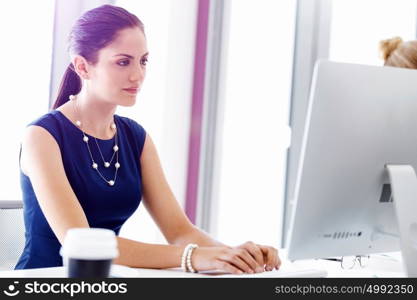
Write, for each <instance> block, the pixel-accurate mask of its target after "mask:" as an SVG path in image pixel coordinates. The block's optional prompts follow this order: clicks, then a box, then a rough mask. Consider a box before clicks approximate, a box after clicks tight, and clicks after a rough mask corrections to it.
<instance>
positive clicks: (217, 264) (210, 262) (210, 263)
mask: <svg viewBox="0 0 417 300" xmlns="http://www.w3.org/2000/svg"><path fill="white" fill-rule="evenodd" d="M191 264H192V266H193V268H194V269H195V270H197V271H208V270H219V271H224V272H228V273H232V274H243V273H250V274H253V273H258V272H262V271H263V270H264V267H263V264H262V266H261V265H260V264H259V263H257V262H256V260H255V259H254V258H253V257H252V255H251V254H250V253H249V252H248V250H246V249H241V248H240V249H239V248H231V247H198V248H196V249H194V250H193V254H192V257H191ZM261 270H262V271H261Z"/></svg>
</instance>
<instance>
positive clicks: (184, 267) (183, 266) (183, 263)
mask: <svg viewBox="0 0 417 300" xmlns="http://www.w3.org/2000/svg"><path fill="white" fill-rule="evenodd" d="M191 245H192V244H188V245H187V246H185V248H184V252H183V253H182V256H181V269H182V270H183V271H184V272H188V269H187V264H186V263H187V255H188V251H189V250H190V247H191Z"/></svg>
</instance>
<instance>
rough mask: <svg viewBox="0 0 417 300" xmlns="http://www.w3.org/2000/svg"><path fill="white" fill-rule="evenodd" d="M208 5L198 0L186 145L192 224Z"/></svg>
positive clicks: (207, 1) (187, 210)
mask: <svg viewBox="0 0 417 300" xmlns="http://www.w3.org/2000/svg"><path fill="white" fill-rule="evenodd" d="M209 7H210V0H199V1H198V14H197V34H196V47H195V56H194V57H195V58H194V83H193V98H192V104H191V105H192V107H191V124H190V140H189V141H190V142H189V147H188V172H187V193H186V199H185V213H186V214H187V216H188V218H189V219H190V220H191V222H192V223H193V224H195V221H196V210H197V191H198V173H199V168H200V148H201V137H202V119H203V104H204V79H205V71H206V54H207V32H208V16H209Z"/></svg>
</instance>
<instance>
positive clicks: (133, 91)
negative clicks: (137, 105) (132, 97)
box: [123, 87, 139, 93]
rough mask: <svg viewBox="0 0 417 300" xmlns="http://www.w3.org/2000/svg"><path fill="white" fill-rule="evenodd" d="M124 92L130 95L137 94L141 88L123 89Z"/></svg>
mask: <svg viewBox="0 0 417 300" xmlns="http://www.w3.org/2000/svg"><path fill="white" fill-rule="evenodd" d="M123 90H124V91H127V92H129V93H137V92H138V90H139V88H137V87H135V88H127V89H123Z"/></svg>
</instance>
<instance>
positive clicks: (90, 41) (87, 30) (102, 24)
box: [52, 5, 144, 109]
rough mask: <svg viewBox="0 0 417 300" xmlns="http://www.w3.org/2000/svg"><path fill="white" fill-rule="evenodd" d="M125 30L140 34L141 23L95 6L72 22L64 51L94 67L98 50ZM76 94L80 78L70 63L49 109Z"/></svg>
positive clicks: (110, 7)
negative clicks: (130, 29) (66, 48)
mask: <svg viewBox="0 0 417 300" xmlns="http://www.w3.org/2000/svg"><path fill="white" fill-rule="evenodd" d="M129 27H139V28H140V29H141V30H142V32H144V26H143V23H142V22H141V21H140V20H139V18H138V17H136V16H135V15H134V14H131V13H130V12H128V11H127V10H125V9H123V8H121V7H117V6H113V5H102V6H99V7H96V8H94V9H92V10H89V11H87V12H85V13H84V14H83V15H82V16H81V17H80V18H79V19H78V20H77V22H75V24H74V26H73V27H72V29H71V33H70V35H69V40H68V51H69V52H70V53H71V54H75V55H81V56H82V57H84V58H85V59H86V60H87V61H88V62H89V63H91V64H93V65H94V64H96V63H97V60H98V51H99V50H100V49H102V48H104V47H106V46H107V45H108V44H110V43H111V42H112V41H113V40H114V39H115V38H116V35H117V33H118V31H120V30H122V29H125V28H129ZM80 91H81V79H80V77H79V76H78V74H77V73H76V72H75V71H74V66H73V65H72V63H70V65H69V66H68V67H67V70H66V71H65V74H64V76H63V78H62V81H61V84H60V87H59V90H58V96H57V98H56V100H55V103H54V105H53V106H52V109H56V108H57V107H59V106H61V105H62V104H64V103H65V102H67V101H68V100H69V95H71V94H72V95H75V94H78V93H79V92H80Z"/></svg>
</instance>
